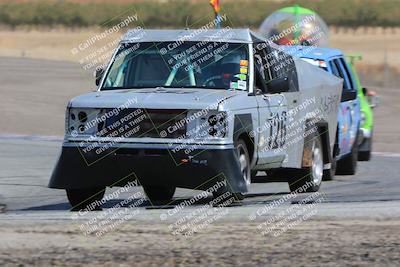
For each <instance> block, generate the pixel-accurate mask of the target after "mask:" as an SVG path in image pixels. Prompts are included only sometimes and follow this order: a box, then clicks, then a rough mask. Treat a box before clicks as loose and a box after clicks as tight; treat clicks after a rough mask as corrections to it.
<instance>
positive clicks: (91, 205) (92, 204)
mask: <svg viewBox="0 0 400 267" xmlns="http://www.w3.org/2000/svg"><path fill="white" fill-rule="evenodd" d="M105 191H106V188H105V187H99V188H84V189H67V190H66V192H67V197H68V200H69V203H70V204H71V206H72V208H71V211H79V210H83V209H88V210H90V211H91V210H100V209H101V206H100V205H99V202H100V201H101V200H102V199H103V197H104V193H105ZM96 201H97V202H96Z"/></svg>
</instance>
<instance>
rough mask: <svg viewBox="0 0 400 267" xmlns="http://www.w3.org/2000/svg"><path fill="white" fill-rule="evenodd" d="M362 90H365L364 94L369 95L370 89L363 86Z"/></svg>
mask: <svg viewBox="0 0 400 267" xmlns="http://www.w3.org/2000/svg"><path fill="white" fill-rule="evenodd" d="M362 92H363V95H365V96H367V94H368V89H367V88H365V87H363V88H362Z"/></svg>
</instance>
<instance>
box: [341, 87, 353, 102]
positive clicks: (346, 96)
mask: <svg viewBox="0 0 400 267" xmlns="http://www.w3.org/2000/svg"><path fill="white" fill-rule="evenodd" d="M356 98H357V91H356V90H344V92H343V93H342V100H341V102H346V101H350V100H354V99H356Z"/></svg>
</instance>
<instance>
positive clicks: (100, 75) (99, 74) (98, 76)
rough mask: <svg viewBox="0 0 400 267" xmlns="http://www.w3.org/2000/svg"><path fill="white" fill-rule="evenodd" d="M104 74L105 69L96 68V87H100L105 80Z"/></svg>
mask: <svg viewBox="0 0 400 267" xmlns="http://www.w3.org/2000/svg"><path fill="white" fill-rule="evenodd" d="M103 74H104V69H103V67H98V68H96V71H95V73H94V77H95V79H96V86H99V84H100V81H101V78H103Z"/></svg>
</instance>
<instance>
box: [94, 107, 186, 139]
mask: <svg viewBox="0 0 400 267" xmlns="http://www.w3.org/2000/svg"><path fill="white" fill-rule="evenodd" d="M110 111H111V109H107V110H106V111H105V112H110ZM186 114H187V110H181V109H123V110H120V111H119V113H118V114H117V115H113V116H111V117H109V118H107V119H106V120H105V121H104V122H101V123H99V124H98V132H97V136H101V137H120V138H143V137H150V138H161V137H162V138H178V137H184V136H185V134H186V120H185V119H186Z"/></svg>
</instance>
